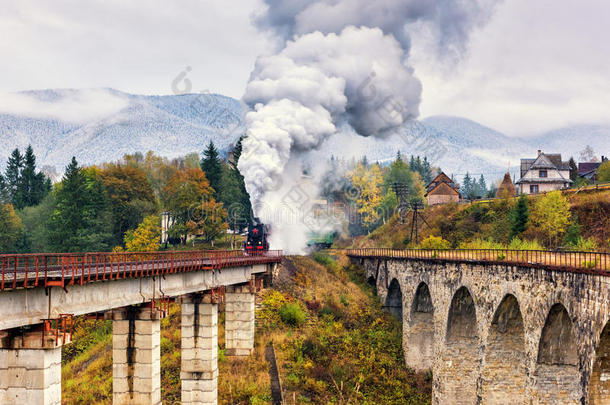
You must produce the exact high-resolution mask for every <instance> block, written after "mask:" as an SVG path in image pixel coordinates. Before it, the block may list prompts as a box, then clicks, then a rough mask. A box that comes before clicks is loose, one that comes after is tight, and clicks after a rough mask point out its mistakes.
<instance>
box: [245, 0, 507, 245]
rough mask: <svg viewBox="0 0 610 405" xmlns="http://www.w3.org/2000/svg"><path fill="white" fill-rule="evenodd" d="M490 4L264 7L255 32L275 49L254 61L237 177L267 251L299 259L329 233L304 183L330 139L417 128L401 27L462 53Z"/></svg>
mask: <svg viewBox="0 0 610 405" xmlns="http://www.w3.org/2000/svg"><path fill="white" fill-rule="evenodd" d="M493 1H495V0H462V1H458V2H456V1H454V0H436V1H433V0H402V1H397V0H378V1H375V2H370V1H365V0H320V1H313V2H312V1H291V2H285V1H279V0H266V3H267V4H268V6H269V9H268V10H267V13H266V14H265V15H263V16H260V17H259V18H258V20H257V22H258V24H259V26H261V27H263V28H265V29H270V30H272V31H273V32H275V33H276V34H277V35H278V36H279V38H280V40H281V41H280V42H281V49H280V50H279V51H278V52H277V53H276V54H274V55H271V56H261V57H259V58H258V59H257V61H256V66H255V68H254V71H253V72H252V74H251V77H250V82H249V83H248V85H247V88H246V92H245V94H244V97H243V100H244V102H245V103H246V104H247V105H248V106H250V108H251V109H252V110H251V111H250V112H248V113H247V114H246V125H247V135H248V136H247V138H246V139H245V140H244V141H243V153H242V155H241V157H240V160H239V169H240V171H241V173H242V174H243V175H244V179H245V183H246V188H247V190H248V192H249V193H250V197H251V199H252V204H253V207H254V209H255V211H256V212H255V214H257V215H259V216H260V217H261V219H262V220H263V221H264V222H267V223H270V225H271V226H272V233H273V234H274V237H273V239H272V247H274V248H283V249H284V250H287V251H288V252H295V253H297V252H302V251H303V249H304V247H305V241H306V240H307V233H308V232H310V231H315V230H322V229H323V230H328V228H329V224H328V223H327V222H325V223H323V224H320V223H316V222H315V221H309V220H308V218H307V215H306V213H307V212H309V211H311V208H312V206H313V204H314V199H315V198H316V197H317V189H318V188H319V181H320V176H316V175H314V176H313V177H312V178H311V179H310V181H308V182H306V183H307V184H306V185H305V183H304V182H303V181H302V180H301V172H302V170H301V162H302V160H303V159H304V157H305V156H306V155H307V154H308V152H309V151H312V150H315V149H317V148H319V147H320V146H321V145H322V144H323V143H324V141H325V140H326V139H328V138H329V137H331V136H333V135H334V134H336V133H337V132H355V133H356V134H358V135H361V136H376V137H385V136H387V135H388V134H391V133H392V132H393V131H394V130H395V129H396V128H398V127H400V126H401V125H403V124H404V123H405V122H407V121H410V120H413V119H415V118H417V116H418V114H419V103H420V100H421V92H422V86H421V82H420V81H419V80H418V79H417V78H416V77H415V76H414V73H413V69H412V68H411V67H410V66H408V64H407V59H408V51H409V46H410V39H409V35H408V34H407V27H408V25H409V24H413V23H417V22H419V21H423V22H425V23H426V24H429V25H431V26H434V25H435V24H436V26H437V27H438V28H437V30H438V33H439V34H438V42H439V46H440V47H441V48H447V49H449V48H452V49H461V48H463V45H462V44H463V43H465V41H466V40H467V37H468V33H469V32H470V30H471V29H472V26H473V25H474V24H476V23H478V22H479V21H481V19H482V18H483V14H485V13H484V12H483V9H484V8H485V7H484V6H483V3H491V2H493ZM443 24H446V26H443ZM456 44H459V45H456ZM295 190H296V191H295ZM295 194H300V195H301V196H300V197H303V198H293V197H294V195H295ZM285 212H287V213H291V214H298V215H297V216H298V218H295V217H294V215H293V216H292V217H291V218H290V219H286V218H285V215H284V213H285ZM278 235H279V236H278Z"/></svg>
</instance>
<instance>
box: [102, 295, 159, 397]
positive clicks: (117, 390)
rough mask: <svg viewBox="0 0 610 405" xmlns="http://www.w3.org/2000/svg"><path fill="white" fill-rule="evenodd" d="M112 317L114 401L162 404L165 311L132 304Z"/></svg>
mask: <svg viewBox="0 0 610 405" xmlns="http://www.w3.org/2000/svg"><path fill="white" fill-rule="evenodd" d="M112 317H113V322H112V333H113V336H112V361H113V364H112V378H113V380H112V391H113V395H112V403H113V404H114V405H135V404H146V405H148V404H152V405H160V404H161V334H160V332H161V320H160V319H161V313H160V312H159V311H157V310H153V309H151V308H150V307H145V306H141V307H137V306H132V307H126V308H121V309H119V310H113V313H112Z"/></svg>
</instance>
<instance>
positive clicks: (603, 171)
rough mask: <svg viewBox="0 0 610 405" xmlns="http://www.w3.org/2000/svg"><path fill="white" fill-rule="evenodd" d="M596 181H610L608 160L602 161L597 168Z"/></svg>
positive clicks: (609, 162) (609, 161) (609, 163)
mask: <svg viewBox="0 0 610 405" xmlns="http://www.w3.org/2000/svg"><path fill="white" fill-rule="evenodd" d="M596 174H597V181H602V182H604V181H610V160H606V161H604V162H603V163H602V164H601V165H599V167H598V168H597V172H596Z"/></svg>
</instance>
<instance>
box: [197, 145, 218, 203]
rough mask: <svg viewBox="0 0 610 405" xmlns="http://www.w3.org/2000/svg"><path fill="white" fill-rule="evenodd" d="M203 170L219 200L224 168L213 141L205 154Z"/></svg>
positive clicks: (202, 162) (202, 160)
mask: <svg viewBox="0 0 610 405" xmlns="http://www.w3.org/2000/svg"><path fill="white" fill-rule="evenodd" d="M201 170H203V171H204V173H205V177H206V178H207V179H208V181H209V182H210V187H212V188H213V189H214V192H213V195H214V197H215V198H217V196H218V195H219V194H220V190H221V188H222V184H221V182H222V166H221V165H220V159H219V158H218V151H217V150H216V147H215V146H214V142H212V141H210V143H209V144H208V148H207V149H206V150H205V151H204V152H203V158H202V159H201Z"/></svg>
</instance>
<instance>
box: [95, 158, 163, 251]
mask: <svg viewBox="0 0 610 405" xmlns="http://www.w3.org/2000/svg"><path fill="white" fill-rule="evenodd" d="M99 176H100V179H101V181H102V183H103V185H104V189H105V191H106V195H107V197H108V203H109V207H110V209H111V210H112V213H113V224H112V233H113V235H114V243H113V244H118V243H120V242H121V241H123V236H124V235H125V232H126V231H127V230H130V229H135V228H136V227H137V226H138V224H139V223H140V222H142V220H143V219H144V217H146V216H148V215H152V214H154V213H156V212H157V204H156V199H155V195H154V192H153V189H152V187H151V186H150V183H149V182H148V180H147V178H146V172H145V171H144V170H143V169H141V168H139V167H134V166H128V165H125V164H116V163H111V164H108V165H105V166H104V168H103V169H102V170H100V171H99Z"/></svg>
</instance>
